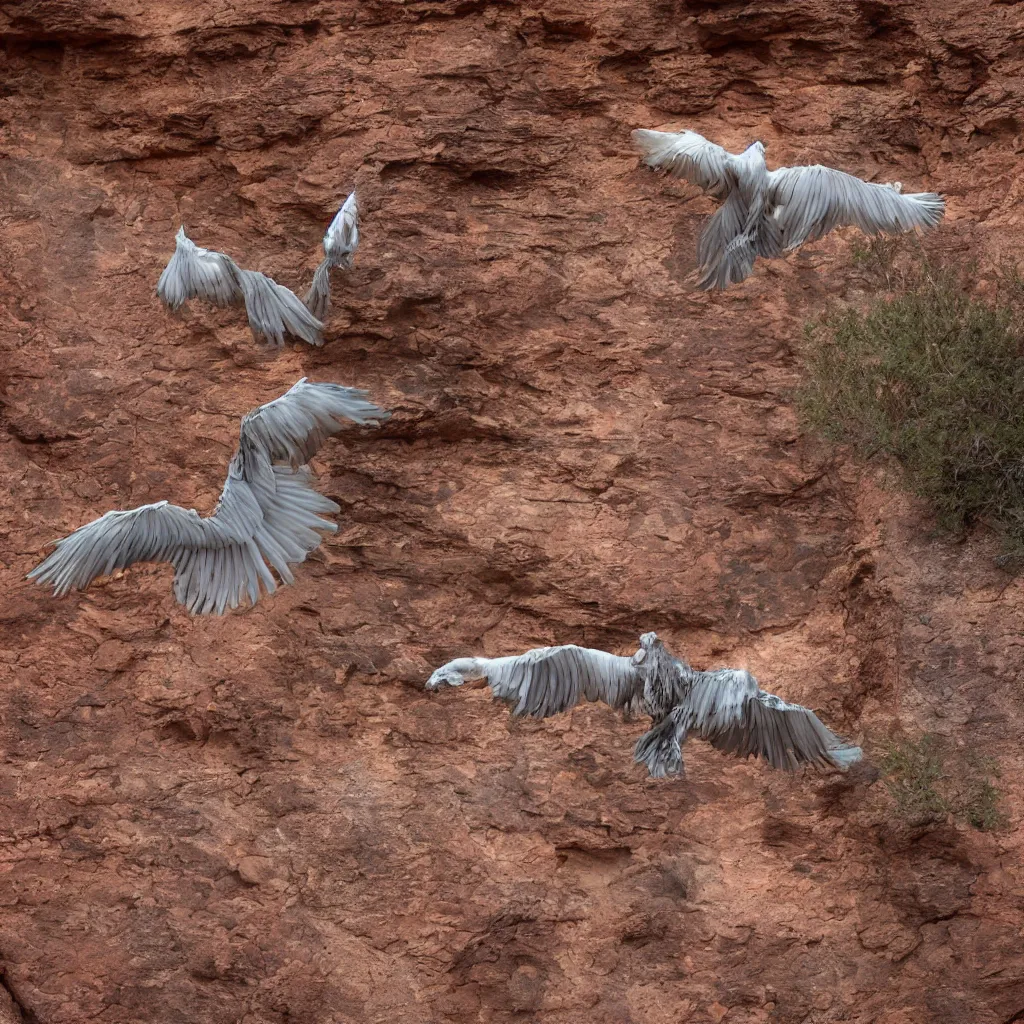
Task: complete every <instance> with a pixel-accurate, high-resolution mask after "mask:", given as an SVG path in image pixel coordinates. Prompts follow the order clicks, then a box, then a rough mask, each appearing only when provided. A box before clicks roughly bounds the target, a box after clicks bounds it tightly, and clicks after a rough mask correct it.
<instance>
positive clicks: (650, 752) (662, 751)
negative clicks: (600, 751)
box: [633, 716, 686, 779]
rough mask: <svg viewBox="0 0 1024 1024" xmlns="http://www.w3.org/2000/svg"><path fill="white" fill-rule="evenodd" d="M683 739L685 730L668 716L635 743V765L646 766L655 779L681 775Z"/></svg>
mask: <svg viewBox="0 0 1024 1024" xmlns="http://www.w3.org/2000/svg"><path fill="white" fill-rule="evenodd" d="M685 739H686V729H684V728H682V727H681V726H679V725H678V724H677V723H676V722H675V720H674V719H673V718H672V717H671V716H669V717H668V718H665V719H663V720H662V721H661V722H659V723H658V724H657V725H656V726H655V727H654V728H653V729H650V730H649V731H648V732H645V733H644V734H643V736H641V737H640V739H638V740H637V741H636V746H635V747H634V748H633V760H634V761H636V763H637V764H645V765H647V770H648V771H649V772H650V773H651V775H652V776H653V777H654V778H656V779H663V778H665V776H667V775H681V774H682V772H683V741H684V740H685Z"/></svg>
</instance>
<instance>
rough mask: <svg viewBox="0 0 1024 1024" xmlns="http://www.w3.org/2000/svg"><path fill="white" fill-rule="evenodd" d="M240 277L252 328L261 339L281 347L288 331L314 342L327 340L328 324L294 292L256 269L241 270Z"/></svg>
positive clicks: (309, 342)
mask: <svg viewBox="0 0 1024 1024" xmlns="http://www.w3.org/2000/svg"><path fill="white" fill-rule="evenodd" d="M239 276H240V282H239V283H240V285H241V288H242V294H243V295H244V297H245V312H246V315H247V316H248V318H249V329H250V330H251V331H252V334H253V337H254V338H255V339H256V340H257V341H258V340H259V339H260V338H261V337H264V338H266V339H267V340H268V341H270V342H272V343H273V344H275V345H277V346H278V347H280V346H282V345H283V344H284V335H285V332H286V331H287V332H288V333H289V334H294V335H295V337H296V338H301V339H302V340H303V341H305V342H307V343H308V344H310V345H316V346H320V345H322V344H323V343H324V339H323V335H322V334H321V331H323V328H324V325H323V324H322V323H321V322H320V320H318V319H317V318H316V317H315V316H313V315H311V313H310V311H309V310H308V309H307V308H306V307H305V306H304V305H303V304H302V303H301V302H300V301H299V297H298V296H297V295H296V294H295V293H294V292H292V291H290V290H289V289H287V288H285V287H284V286H283V285H279V284H278V283H277V282H276V281H272V280H271V279H270V278H269V277H267V276H266V275H265V274H260V273H259V272H257V271H255V270H240V271H239Z"/></svg>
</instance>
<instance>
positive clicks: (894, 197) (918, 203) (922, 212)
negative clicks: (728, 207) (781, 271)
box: [768, 164, 946, 249]
mask: <svg viewBox="0 0 1024 1024" xmlns="http://www.w3.org/2000/svg"><path fill="white" fill-rule="evenodd" d="M768 207H769V209H771V208H772V207H774V209H775V213H774V219H775V221H776V223H777V224H778V226H779V230H780V232H781V236H782V238H781V241H782V246H783V248H785V249H795V248H796V247H797V246H799V245H802V244H803V243H804V242H813V241H815V240H816V239H818V238H821V237H823V236H824V235H826V234H828V232H830V231H832V230H833V229H834V228H837V227H842V226H845V225H853V226H855V227H858V228H860V229H861V231H863V232H864V233H865V234H868V235H879V234H898V233H901V232H904V231H913V230H915V229H916V230H921V231H924V230H927V229H929V228H933V227H935V226H936V225H937V224H938V223H939V221H940V220H942V217H943V214H944V213H945V208H946V204H945V201H944V200H943V198H942V196H940V195H937V194H936V193H934V192H918V193H912V194H909V195H905V194H903V193H901V192H898V191H897V190H896V189H895V188H893V187H892V186H891V185H876V184H874V183H873V182H868V181H861V179H860V178H857V177H854V176H853V175H852V174H846V173H845V172H844V171H837V170H835V169H834V168H832V167H824V166H822V165H821V164H814V165H813V166H810V167H780V168H779V169H778V170H776V171H769V172H768Z"/></svg>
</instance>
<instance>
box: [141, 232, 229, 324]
mask: <svg viewBox="0 0 1024 1024" xmlns="http://www.w3.org/2000/svg"><path fill="white" fill-rule="evenodd" d="M238 275H239V269H238V267H237V266H236V265H235V261H234V260H233V259H231V257H230V256H226V255H225V254H224V253H222V252H213V251H212V250H211V249H201V248H200V247H199V246H198V245H196V244H195V243H194V242H193V241H192V240H191V239H190V238H189V237H188V235H186V234H185V229H184V227H181V228H179V229H178V234H177V235H176V236H175V239H174V255H173V256H172V257H171V259H170V262H169V263H168V264H167V266H166V267H164V272H163V273H162V274H161V275H160V280H159V281H158V282H157V285H156V293H157V295H158V296H159V297H160V301H161V302H163V303H164V305H165V306H167V307H168V308H169V309H177V308H178V307H179V306H180V305H181V304H182V303H183V302H186V301H187V300H188V299H206V301H207V302H212V303H214V304H216V305H218V306H232V305H239V304H241V303H242V302H243V301H244V299H243V296H242V287H241V283H240V281H239V276H238Z"/></svg>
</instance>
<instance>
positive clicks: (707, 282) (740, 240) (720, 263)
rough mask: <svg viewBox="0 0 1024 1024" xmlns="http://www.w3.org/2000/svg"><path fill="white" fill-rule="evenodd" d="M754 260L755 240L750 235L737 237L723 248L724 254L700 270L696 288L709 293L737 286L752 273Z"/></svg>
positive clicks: (755, 253) (755, 252)
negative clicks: (716, 289) (731, 285)
mask: <svg viewBox="0 0 1024 1024" xmlns="http://www.w3.org/2000/svg"><path fill="white" fill-rule="evenodd" d="M755 259H757V250H756V248H755V239H754V238H753V237H751V236H750V235H737V236H736V237H735V238H734V239H733V240H732V241H731V242H729V244H728V245H727V246H726V247H725V252H724V253H723V254H722V256H721V257H720V258H719V259H718V260H717V261H716V262H714V263H712V264H710V265H708V266H704V267H702V268H701V276H700V278H699V279H698V281H697V287H698V288H703V289H704V290H705V291H709V290H711V289H714V288H719V289H722V288H728V287H729V285H730V284H739V282H740V281H745V280H746V279H747V278H748V277H750V275H751V274H752V273H753V271H754V260H755Z"/></svg>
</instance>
